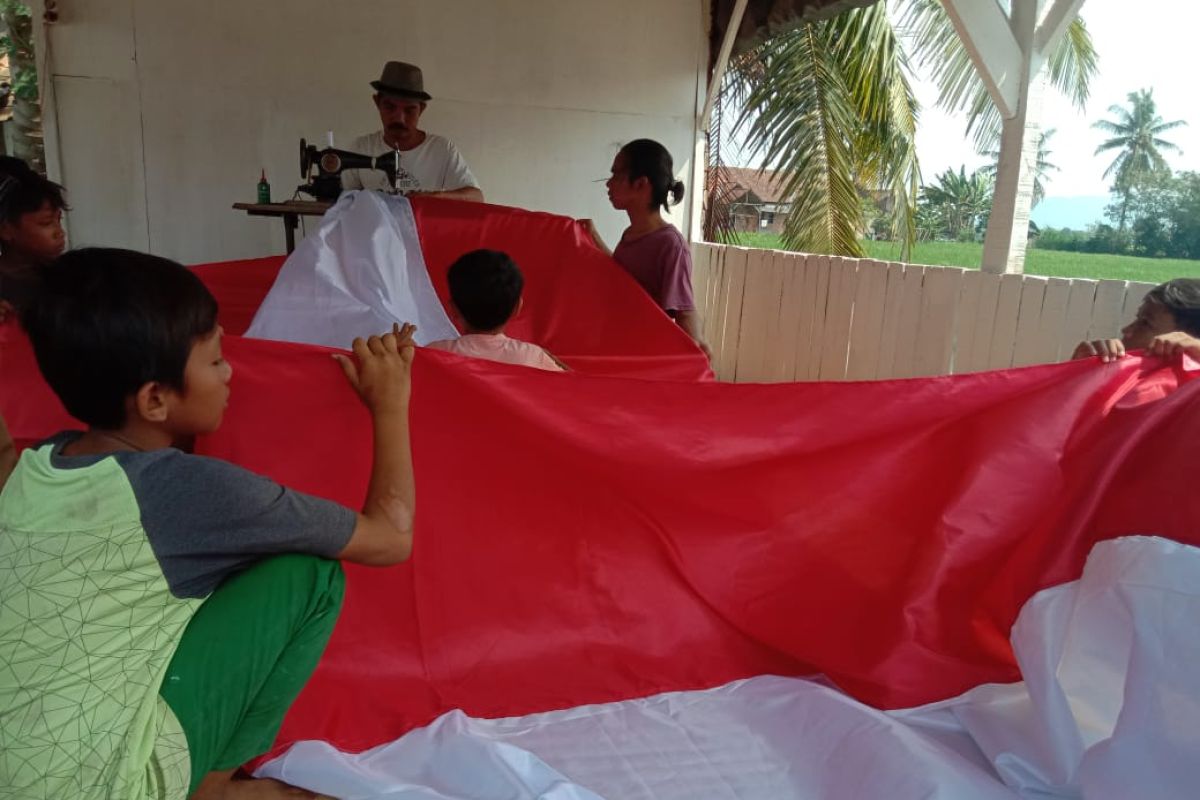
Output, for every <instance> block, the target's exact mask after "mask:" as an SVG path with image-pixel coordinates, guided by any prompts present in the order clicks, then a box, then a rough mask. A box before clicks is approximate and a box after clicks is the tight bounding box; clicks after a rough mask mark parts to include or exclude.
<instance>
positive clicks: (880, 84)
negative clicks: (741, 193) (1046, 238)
mask: <svg viewBox="0 0 1200 800" xmlns="http://www.w3.org/2000/svg"><path fill="white" fill-rule="evenodd" d="M896 20H898V22H897V21H896ZM914 69H922V70H924V71H926V72H927V73H928V74H930V75H931V76H932V77H933V79H934V80H935V81H936V82H937V83H938V84H939V87H940V95H939V99H938V105H939V106H940V107H942V108H944V109H946V110H948V111H951V112H955V113H957V112H966V113H967V115H968V122H967V131H968V133H971V134H973V135H974V136H975V137H976V140H977V142H979V143H980V146H981V149H988V148H991V147H994V146H995V143H996V142H997V141H998V135H999V129H1000V117H999V114H998V113H997V112H996V109H995V107H994V105H993V104H992V101H991V98H990V96H989V95H988V93H987V89H986V88H985V86H984V84H983V81H982V79H981V78H980V77H979V75H978V74H977V73H976V71H975V69H974V66H973V65H972V64H971V61H970V58H969V56H968V55H967V52H966V49H965V48H964V46H963V44H962V42H961V40H960V39H959V37H958V35H957V33H956V31H955V30H954V26H953V24H952V23H951V22H950V18H949V17H948V16H947V14H946V11H945V9H944V8H943V7H942V4H941V3H940V2H939V0H890V2H887V3H877V4H875V5H873V6H870V7H867V8H861V9H855V10H852V11H848V12H846V13H845V14H842V15H840V16H838V17H835V18H833V19H829V20H824V21H819V22H811V23H807V24H805V25H804V26H802V27H800V28H798V29H796V30H793V31H790V32H787V33H783V34H780V35H778V36H776V37H774V38H772V39H770V40H768V41H767V42H765V43H764V44H762V45H761V46H759V47H758V48H756V49H755V50H753V51H751V52H750V53H747V54H745V55H744V56H741V57H740V58H737V59H735V60H734V61H733V62H732V63H731V65H730V70H729V72H728V73H727V75H726V79H725V80H726V82H725V84H724V86H723V95H724V96H723V100H724V103H723V107H724V108H726V109H730V110H731V113H733V114H734V115H735V118H736V120H737V124H736V129H737V131H738V133H740V134H741V135H743V136H744V137H745V140H746V143H747V147H748V150H749V153H750V156H751V157H752V159H753V160H754V161H755V162H756V163H757V165H758V166H760V167H761V168H764V169H772V170H775V171H776V174H777V175H779V176H781V178H780V180H781V184H782V185H781V189H782V190H783V192H784V194H785V195H786V196H787V197H788V198H789V200H790V202H791V206H792V212H791V213H790V214H789V217H788V221H787V223H786V226H785V229H784V233H783V238H784V244H785V246H787V247H790V248H792V249H796V250H807V251H811V252H827V253H839V254H843V255H852V256H853V255H861V249H860V245H859V241H858V234H859V233H860V228H861V226H862V223H861V221H860V220H861V210H860V207H859V203H860V198H861V196H862V195H863V194H864V193H867V194H870V195H872V196H873V195H875V194H876V193H878V192H880V191H882V192H886V193H887V194H889V195H890V198H889V200H890V201H889V203H888V206H889V207H890V208H891V209H892V223H891V232H890V233H891V236H892V237H893V238H894V239H897V240H899V241H900V242H901V243H902V245H903V248H902V257H903V258H908V257H910V255H909V254H910V248H911V246H912V244H913V243H914V242H915V241H916V239H917V237H918V232H919V229H923V230H924V232H925V233H928V223H929V221H930V220H929V215H928V214H924V215H922V214H919V208H918V202H917V200H918V197H919V187H920V181H921V173H920V166H919V164H918V161H917V154H916V145H915V137H916V126H917V122H918V117H919V107H918V104H917V101H916V98H915V96H914V94H913V91H912V85H911V75H912V73H913V70H914ZM1047 70H1048V75H1049V79H1050V82H1051V83H1052V84H1053V85H1054V86H1056V87H1058V88H1059V89H1061V90H1062V91H1064V92H1066V93H1067V94H1068V96H1070V97H1071V98H1072V100H1074V101H1075V102H1076V104H1077V105H1080V106H1082V104H1083V103H1084V101H1086V99H1087V96H1088V81H1089V80H1090V78H1091V76H1092V75H1093V74H1094V73H1095V70H1096V53H1095V49H1094V48H1093V46H1092V42H1091V38H1090V36H1089V35H1088V33H1087V29H1086V27H1085V26H1084V24H1083V22H1082V20H1079V19H1076V20H1075V21H1074V22H1073V23H1072V24H1071V26H1070V28H1069V30H1068V33H1067V35H1066V36H1065V37H1064V38H1063V40H1062V42H1061V43H1060V44H1059V45H1058V47H1057V49H1056V50H1055V51H1054V53H1052V54H1051V57H1050V59H1049V61H1048V64H1047ZM716 124H717V125H718V126H719V125H720V124H721V121H720V120H717V122H716ZM923 226H924V227H923Z"/></svg>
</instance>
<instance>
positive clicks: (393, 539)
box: [0, 249, 414, 800]
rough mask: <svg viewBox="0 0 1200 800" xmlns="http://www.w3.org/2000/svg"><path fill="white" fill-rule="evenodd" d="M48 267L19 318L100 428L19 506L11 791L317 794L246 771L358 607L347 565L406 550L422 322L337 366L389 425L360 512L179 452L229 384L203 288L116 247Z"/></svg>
mask: <svg viewBox="0 0 1200 800" xmlns="http://www.w3.org/2000/svg"><path fill="white" fill-rule="evenodd" d="M41 273H42V276H41V280H40V281H39V284H40V285H39V287H38V289H37V291H36V292H35V293H34V295H33V296H32V297H31V298H30V299H29V301H28V303H27V304H26V305H25V308H24V309H23V311H22V324H23V326H24V327H25V329H26V331H27V332H28V335H29V338H30V341H31V343H32V345H33V349H34V353H35V355H36V357H37V362H38V366H39V368H40V369H41V371H42V374H43V376H44V377H45V379H46V381H47V383H49V385H50V387H51V388H52V389H53V390H54V392H55V394H57V395H58V397H59V399H60V400H62V402H63V405H64V406H65V407H66V409H67V410H68V411H69V412H70V413H71V414H72V415H74V416H75V417H76V418H78V419H80V420H81V421H83V422H84V423H86V424H87V426H88V427H87V430H86V431H83V432H79V431H74V432H64V433H60V434H58V435H56V436H54V437H52V438H51V439H49V440H47V441H46V442H44V443H42V444H41V445H39V446H37V447H34V448H30V449H28V450H26V451H25V452H24V453H22V455H21V458H20V460H19V462H18V463H17V467H16V469H15V470H14V472H13V473H12V475H11V476H10V477H9V480H8V483H7V484H6V485H5V486H4V489H3V492H2V493H0V786H4V787H5V790H6V791H9V792H13V793H15V794H16V795H19V796H22V797H56V798H57V797H62V798H66V797H70V798H82V799H84V800H90V799H95V800H100V798H120V800H131V799H132V800H138V799H140V798H150V797H154V798H159V797H171V798H183V797H185V796H192V797H195V798H213V797H222V798H225V797H241V796H253V797H275V796H278V797H296V796H298V794H299V796H312V795H309V794H308V793H304V792H300V791H299V790H296V789H293V788H290V787H286V786H285V785H284V784H281V783H278V782H275V781H259V780H251V779H248V778H246V777H245V776H243V775H238V774H237V770H238V768H239V767H240V766H241V765H242V764H244V763H245V762H247V761H248V760H250V759H252V758H254V757H256V756H258V755H261V754H262V753H264V752H266V751H267V749H268V748H269V747H270V746H271V744H272V743H273V741H274V738H275V736H276V734H277V732H278V730H279V726H280V724H281V723H282V721H283V716H284V713H285V712H286V711H287V709H288V707H289V705H290V704H291V702H292V700H293V699H294V698H295V697H296V695H297V694H298V693H299V692H300V690H301V688H302V687H303V686H304V684H305V683H306V682H307V680H308V677H309V675H310V674H311V673H312V671H313V669H314V668H315V667H316V664H317V661H318V659H319V658H320V655H321V652H322V651H323V649H324V647H325V644H326V642H327V641H328V639H329V636H330V633H331V632H332V630H333V626H334V623H335V622H336V620H337V617H338V613H339V609H340V607H341V601H342V593H343V586H344V578H343V574H342V569H341V565H340V564H339V563H338V561H337V560H335V559H340V560H345V561H351V562H355V563H360V564H371V565H387V564H395V563H399V562H401V561H404V560H405V559H407V558H408V556H409V554H410V552H411V549H412V537H413V532H412V525H413V510H414V485H413V468H412V459H411V455H410V448H409V430H408V402H409V392H410V370H411V362H412V356H413V344H412V334H413V327H412V326H409V325H406V326H404V327H403V328H402V329H401V328H399V327H398V326H397V328H396V329H395V330H393V332H392V333H390V334H387V335H385V336H372V337H370V338H369V339H368V340H365V341H364V340H362V339H357V340H355V342H354V354H355V356H356V359H357V363H355V361H351V360H350V359H349V358H346V357H344V356H341V357H338V358H339V363H340V364H341V366H342V369H343V370H344V372H345V374H346V376H347V378H348V379H349V381H350V383H351V385H352V386H353V387H354V389H355V390H356V391H357V393H358V395H359V396H360V398H361V399H362V400H363V402H364V403H365V404H366V405H367V407H368V409H370V411H371V416H372V420H373V424H374V431H375V433H374V447H375V457H374V466H373V471H372V475H371V479H370V485H369V487H368V491H367V499H366V503H365V504H364V506H363V509H362V511H361V513H356V512H354V511H352V510H351V509H348V508H345V507H343V506H341V505H339V504H337V503H333V502H330V501H328V500H324V499H321V498H317V497H313V496H309V495H305V494H302V493H300V492H296V491H293V490H291V489H288V488H286V487H283V486H280V485H279V484H277V483H275V482H274V481H271V480H269V479H267V478H264V477H261V476H259V475H255V474H253V473H251V472H248V471H246V470H244V469H242V468H240V467H237V466H234V465H233V464H229V463H227V462H224V461H221V460H219V459H214V458H206V457H203V456H196V455H190V454H188V453H186V452H183V451H182V450H180V449H178V446H179V445H181V444H182V443H184V442H187V441H189V440H190V439H191V438H192V437H194V436H196V435H197V434H204V433H209V432H211V431H213V430H215V429H216V428H217V427H218V426H219V425H220V424H221V418H222V416H223V414H224V411H225V406H226V402H227V400H228V398H229V381H230V378H231V374H232V370H231V367H230V365H229V364H228V363H227V362H226V361H225V360H224V359H223V358H222V354H221V329H220V326H219V325H218V324H217V304H216V301H215V300H214V298H213V297H212V295H211V294H210V293H209V292H208V289H207V288H205V286H204V284H203V283H201V282H200V280H199V279H198V278H197V277H196V276H195V275H194V274H193V273H191V272H190V271H189V270H187V269H185V268H184V267H182V266H180V265H179V264H176V263H174V262H172V261H168V260H166V259H163V258H157V257H155V256H151V255H145V254H142V253H135V252H131V251H126V250H112V249H90V250H77V251H74V252H71V253H68V254H67V255H64V256H62V257H61V258H59V259H58V260H57V261H55V262H53V263H52V264H50V265H48V266H46V267H44V268H43V269H42V270H41Z"/></svg>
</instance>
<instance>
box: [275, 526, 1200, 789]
mask: <svg viewBox="0 0 1200 800" xmlns="http://www.w3.org/2000/svg"><path fill="white" fill-rule="evenodd" d="M1013 643H1014V647H1015V649H1016V651H1017V653H1018V656H1019V659H1020V662H1021V666H1022V670H1023V672H1024V675H1025V677H1026V683H1022V684H1014V685H1009V686H996V685H989V686H982V687H978V688H976V689H974V690H972V691H971V692H968V693H967V694H965V695H963V696H962V697H959V698H956V699H954V700H951V701H947V702H944V703H939V704H935V705H933V706H927V707H923V708H920V709H912V710H908V711H901V712H893V713H884V712H880V711H877V710H875V709H872V708H869V707H867V706H864V705H862V704H860V703H857V702H855V701H854V700H851V699H850V698H848V697H846V696H845V695H843V694H841V693H840V692H838V691H837V690H836V689H832V688H829V687H827V686H825V685H822V684H821V683H819V682H816V681H805V680H799V679H788V678H779V677H771V676H764V677H759V678H753V679H750V680H746V681H739V682H735V683H732V684H728V685H726V686H723V687H720V688H718V689H713V690H710V691H705V692H676V693H669V694H664V695H658V696H656V697H651V698H644V699H639V700H630V701H625V702H620V703H610V704H605V705H597V706H583V707H579V708H574V709H568V710H564V711H552V712H547V713H542V714H533V715H530V716H525V717H516V718H510V719H501V720H477V719H471V718H469V717H467V716H465V715H463V714H462V713H460V712H452V713H450V714H446V715H444V716H443V717H441V718H440V719H438V720H437V721H435V722H434V723H433V724H432V725H430V726H428V727H426V728H423V729H420V730H415V731H412V732H410V733H409V734H407V735H406V736H404V737H402V738H400V739H399V740H397V741H396V742H393V743H391V744H388V745H385V746H382V747H379V748H376V749H374V750H371V751H368V752H366V753H361V754H358V755H347V754H343V753H339V752H337V751H336V750H334V749H332V748H331V747H329V746H328V745H326V744H324V743H319V742H304V743H301V744H298V745H296V746H295V747H293V748H292V749H291V750H290V751H289V752H288V753H286V754H285V755H283V756H281V757H280V758H277V759H275V760H274V761H272V762H270V763H268V764H267V765H265V766H264V767H263V769H262V770H261V771H260V773H259V774H261V775H269V776H272V777H277V778H281V779H283V780H285V781H288V782H291V783H295V784H298V785H302V786H305V787H308V788H310V789H314V790H317V791H321V792H325V793H327V794H330V795H332V796H335V797H340V798H346V800H385V798H386V800H401V799H403V800H433V798H438V799H439V800H442V799H444V798H471V799H472V800H501V799H502V798H505V799H507V798H549V799H551V800H596V798H608V799H609V800H617V798H621V799H622V800H649V799H650V798H654V799H655V800H676V799H678V800H684V798H688V799H689V800H690V799H691V798H698V797H703V798H706V800H725V798H728V799H729V800H734V798H737V800H781V799H782V798H830V800H842V799H843V798H873V797H887V798H892V799H894V800H905V799H906V798H911V799H912V800H917V798H921V799H922V800H952V799H954V800H957V799H958V798H961V800H991V798H997V799H999V798H1018V797H1021V798H1048V797H1062V798H1067V797H1084V798H1089V800H1090V799H1092V798H1094V799H1095V800H1109V799H1110V798H1112V799H1113V800H1115V799H1116V798H1132V797H1154V798H1175V797H1194V796H1196V787H1197V786H1200V759H1195V758H1194V756H1195V754H1196V753H1200V669H1197V664H1200V550H1197V549H1196V548H1192V547H1187V546H1184V545H1180V544H1177V543H1175V542H1170V541H1166V540H1163V539H1156V538H1150V537H1130V538H1127V539H1123V540H1117V541H1113V542H1107V543H1103V544H1101V545H1098V546H1097V547H1096V549H1095V550H1094V552H1093V553H1092V555H1091V557H1090V558H1089V560H1088V563H1087V566H1086V568H1085V571H1084V574H1083V577H1082V578H1081V579H1080V580H1079V581H1075V582H1073V583H1070V584H1066V585H1063V586H1059V587H1055V588H1052V589H1049V590H1046V591H1044V592H1041V593H1039V594H1038V595H1037V596H1036V597H1034V598H1033V599H1032V600H1031V601H1030V602H1029V603H1028V604H1027V605H1026V607H1025V609H1024V610H1023V612H1022V614H1021V617H1020V619H1019V621H1018V622H1017V625H1016V626H1015V628H1014V631H1013ZM1189 755H1190V756H1193V758H1189Z"/></svg>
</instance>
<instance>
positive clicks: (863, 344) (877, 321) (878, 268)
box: [846, 260, 888, 381]
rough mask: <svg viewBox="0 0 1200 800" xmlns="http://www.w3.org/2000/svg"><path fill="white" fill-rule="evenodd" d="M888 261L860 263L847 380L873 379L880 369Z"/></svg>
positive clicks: (865, 261)
mask: <svg viewBox="0 0 1200 800" xmlns="http://www.w3.org/2000/svg"><path fill="white" fill-rule="evenodd" d="M887 269H888V268H887V264H884V263H882V262H879V261H869V260H863V261H860V262H859V264H858V287H857V289H856V291H855V295H854V319H853V321H852V322H851V327H850V356H849V358H848V360H847V362H846V378H847V379H848V380H858V381H864V380H871V379H872V378H874V377H875V374H876V372H877V371H878V369H879V348H880V343H881V342H880V339H881V337H882V333H883V309H884V303H885V302H886V300H887Z"/></svg>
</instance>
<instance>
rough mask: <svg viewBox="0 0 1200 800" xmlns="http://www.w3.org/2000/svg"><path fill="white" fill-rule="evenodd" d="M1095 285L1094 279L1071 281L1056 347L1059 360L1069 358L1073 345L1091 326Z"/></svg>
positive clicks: (1085, 335)
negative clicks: (1060, 338) (1061, 328)
mask: <svg viewBox="0 0 1200 800" xmlns="http://www.w3.org/2000/svg"><path fill="white" fill-rule="evenodd" d="M1096 285H1097V284H1096V282H1095V281H1089V280H1080V279H1076V280H1073V281H1071V296H1070V297H1068V298H1067V313H1066V320H1065V321H1064V323H1063V330H1062V341H1061V342H1060V343H1059V348H1058V352H1059V360H1066V359H1068V358H1070V357H1071V355H1072V353H1074V352H1075V347H1076V346H1077V345H1078V344H1079V343H1080V342H1082V341H1084V340H1085V339H1087V337H1088V331H1090V330H1091V327H1092V309H1093V307H1094V306H1095V304H1096Z"/></svg>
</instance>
